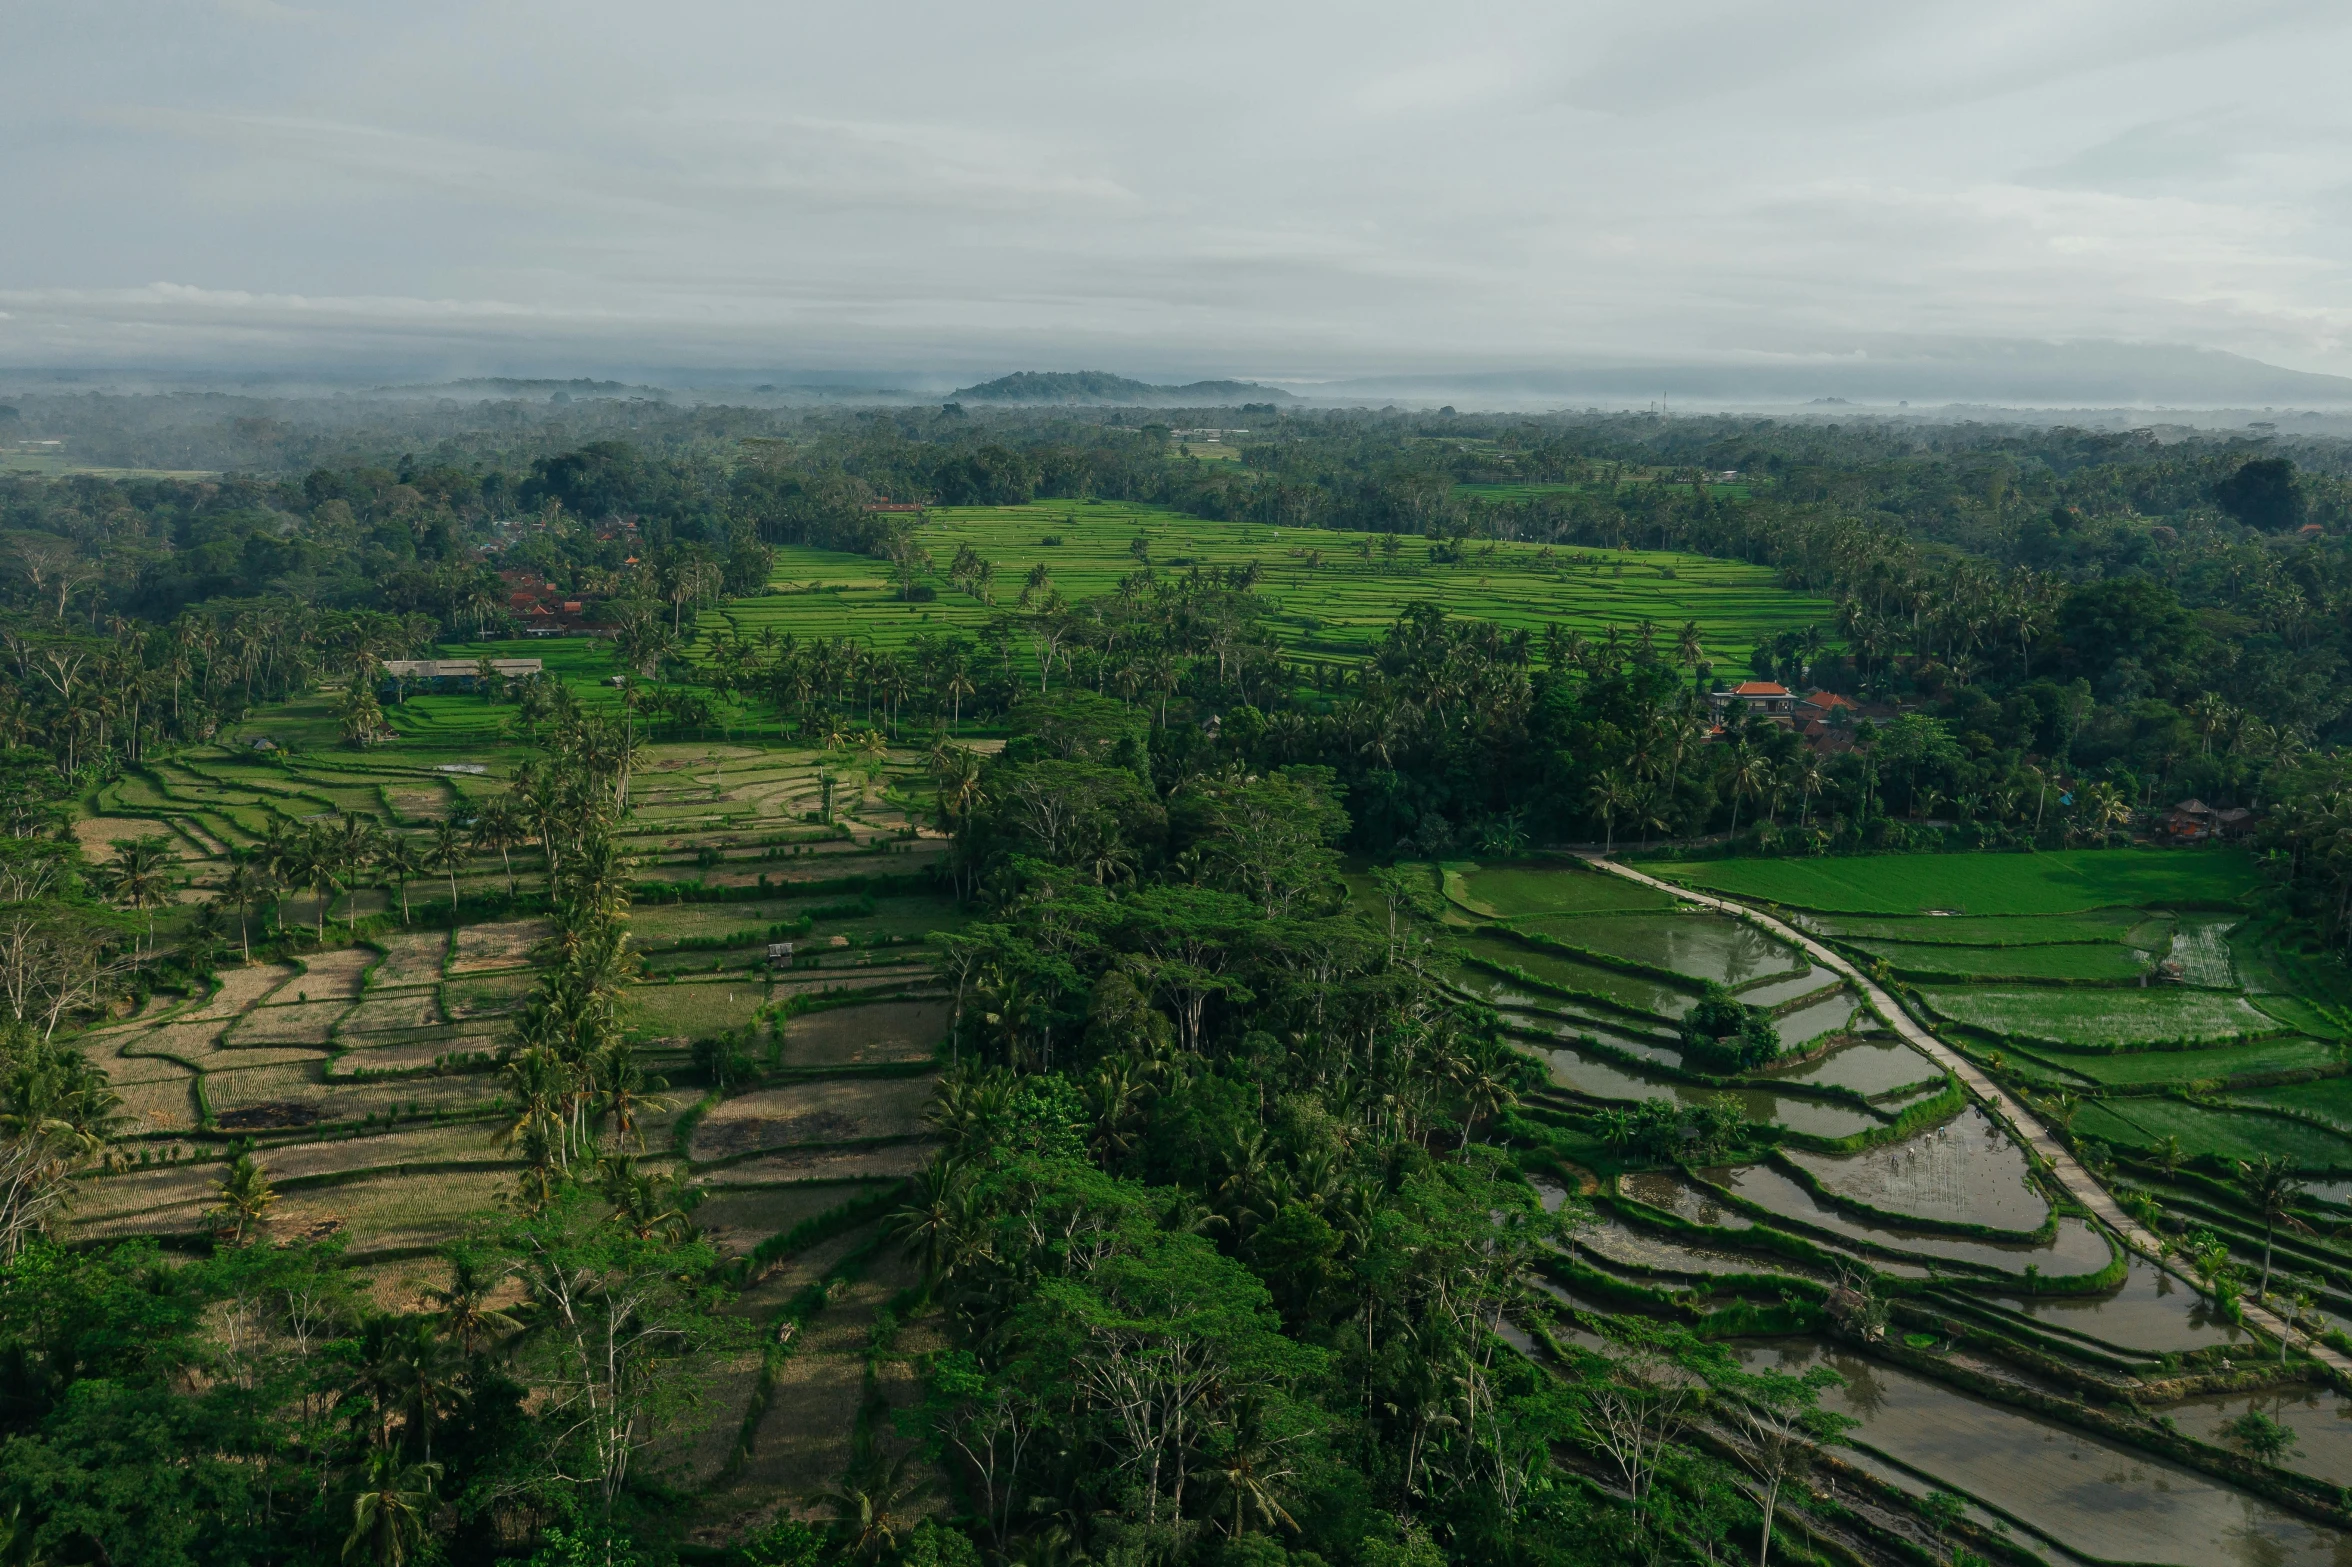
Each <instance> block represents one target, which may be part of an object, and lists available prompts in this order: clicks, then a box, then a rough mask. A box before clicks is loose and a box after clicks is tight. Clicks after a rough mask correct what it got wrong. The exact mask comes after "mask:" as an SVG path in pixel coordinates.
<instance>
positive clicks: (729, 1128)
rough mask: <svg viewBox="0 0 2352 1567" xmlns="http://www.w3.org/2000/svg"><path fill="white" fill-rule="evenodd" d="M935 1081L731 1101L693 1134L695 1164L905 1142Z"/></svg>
mask: <svg viewBox="0 0 2352 1567" xmlns="http://www.w3.org/2000/svg"><path fill="white" fill-rule="evenodd" d="M938 1082H939V1079H938V1078H937V1077H936V1076H934V1075H926V1076H923V1077H915V1078H892V1079H882V1080H872V1079H868V1080H862V1081H853V1082H833V1083H794V1084H792V1085H790V1086H789V1087H784V1088H764V1089H761V1090H759V1091H758V1092H757V1093H750V1094H745V1095H743V1096H742V1097H741V1098H739V1099H730V1100H727V1101H726V1102H725V1103H723V1104H721V1105H719V1106H718V1107H716V1108H715V1109H713V1110H712V1111H711V1112H710V1113H709V1114H708V1115H706V1116H704V1117H703V1118H702V1120H701V1122H700V1123H699V1124H698V1125H697V1126H696V1127H695V1129H694V1141H693V1144H692V1147H691V1150H690V1151H691V1154H692V1157H694V1158H695V1159H698V1160H700V1159H718V1158H724V1157H726V1156H728V1155H730V1154H743V1153H753V1152H756V1151H758V1150H760V1149H763V1148H778V1147H784V1146H787V1145H790V1144H795V1143H825V1142H843V1141H846V1140H849V1139H851V1138H863V1137H895V1136H905V1135H908V1134H911V1133H915V1132H919V1131H921V1130H922V1114H923V1107H924V1106H925V1105H926V1104H928V1103H930V1100H931V1091H932V1089H933V1088H935V1087H937V1086H938Z"/></svg>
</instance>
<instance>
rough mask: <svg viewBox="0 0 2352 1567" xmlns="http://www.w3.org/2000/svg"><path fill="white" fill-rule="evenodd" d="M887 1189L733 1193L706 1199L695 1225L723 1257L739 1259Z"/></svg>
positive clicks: (827, 1187) (789, 1188)
mask: <svg viewBox="0 0 2352 1567" xmlns="http://www.w3.org/2000/svg"><path fill="white" fill-rule="evenodd" d="M884 1185H885V1183H882V1182H876V1183H874V1184H872V1185H860V1186H845V1185H835V1184H831V1183H827V1184H823V1185H816V1186H781V1187H766V1188H759V1189H745V1188H742V1187H739V1186H738V1187H735V1188H733V1189H731V1190H727V1191H722V1192H719V1193H717V1194H715V1195H713V1196H712V1197H710V1198H708V1199H707V1200H706V1201H704V1203H703V1204H702V1206H701V1207H699V1208H697V1209H695V1210H694V1219H695V1222H696V1223H697V1224H700V1225H701V1226H702V1227H703V1229H704V1230H705V1231H706V1232H708V1234H709V1235H710V1238H711V1243H712V1244H713V1245H715V1246H717V1247H718V1248H719V1249H720V1250H721V1251H725V1252H728V1253H730V1254H734V1255H741V1254H742V1253H744V1252H747V1251H749V1250H751V1248H752V1247H754V1246H757V1245H758V1244H759V1243H760V1242H761V1241H764V1240H766V1239H767V1238H768V1237H769V1236H771V1235H781V1234H783V1233H784V1232H785V1231H786V1230H789V1229H791V1228H792V1227H793V1226H794V1225H796V1224H799V1223H801V1222H802V1221H803V1220H806V1219H813V1218H815V1217H816V1216H817V1215H818V1214H820V1213H828V1212H830V1211H831V1210H833V1209H835V1208H838V1207H841V1206H842V1205H843V1204H844V1203H850V1202H855V1201H856V1200H857V1199H859V1198H860V1197H864V1196H868V1195H870V1194H871V1193H873V1192H877V1191H880V1190H883V1189H884Z"/></svg>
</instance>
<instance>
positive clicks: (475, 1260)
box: [424, 1247, 522, 1355]
mask: <svg viewBox="0 0 2352 1567" xmlns="http://www.w3.org/2000/svg"><path fill="white" fill-rule="evenodd" d="M506 1280H507V1275H506V1274H505V1273H504V1272H502V1271H494V1270H493V1269H491V1268H490V1267H488V1266H487V1265H486V1264H485V1263H484V1261H483V1259H482V1258H481V1256H479V1255H478V1254H477V1253H475V1252H473V1251H471V1250H469V1249H466V1248H463V1247H458V1248H454V1249H452V1250H451V1251H450V1253H449V1284H448V1287H447V1288H442V1287H439V1286H434V1287H432V1288H428V1289H427V1290H426V1291H425V1292H424V1296H425V1299H426V1300H428V1301H430V1302H432V1305H433V1311H434V1315H435V1316H436V1317H438V1318H439V1319H440V1323H441V1332H442V1334H443V1335H444V1336H445V1337H447V1338H450V1339H453V1340H455V1341H456V1343H457V1346H458V1348H459V1349H461V1350H463V1351H464V1352H465V1353H466V1354H468V1355H471V1354H473V1353H475V1352H476V1351H478V1350H479V1349H481V1347H482V1346H483V1345H484V1344H485V1343H487V1342H489V1341H490V1340H492V1339H498V1338H504V1337H505V1336H507V1335H508V1334H510V1333H514V1332H517V1331H519V1330H520V1328H521V1326H522V1324H521V1323H520V1322H518V1321H516V1320H515V1318H513V1317H512V1316H510V1315H508V1314H507V1313H506V1312H503V1311H500V1310H499V1309H497V1308H496V1307H495V1306H493V1305H491V1304H490V1302H491V1299H492V1298H493V1297H494V1296H496V1295H497V1293H498V1291H499V1289H500V1288H501V1287H502V1286H503V1285H504V1284H505V1283H506Z"/></svg>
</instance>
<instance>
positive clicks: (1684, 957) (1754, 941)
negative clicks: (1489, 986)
mask: <svg viewBox="0 0 2352 1567" xmlns="http://www.w3.org/2000/svg"><path fill="white" fill-rule="evenodd" d="M1513 923H1514V924H1515V925H1516V926H1517V928H1519V929H1521V930H1527V931H1532V932H1535V933H1537V934H1540V935H1545V936H1549V937H1551V938H1552V939H1554V940H1556V941H1564V942H1567V943H1569V944H1570V945H1571V946H1578V947H1583V948H1585V949H1587V950H1588V951H1592V952H1605V953H1608V954H1609V955H1610V956H1612V957H1620V958H1630V959H1632V960H1633V961H1635V962H1637V963H1647V964H1650V965H1652V966H1653V967H1656V968H1662V969H1672V970H1673V971H1674V972H1675V973H1677V974H1688V975H1689V976H1690V977H1691V978H1693V979H1699V980H1712V981H1713V982H1715V983H1716V984H1719V985H1727V986H1731V987H1734V988H1736V987H1738V986H1741V985H1744V984H1747V983H1748V982H1750V981H1751V980H1757V979H1763V978H1767V977H1771V976H1775V975H1782V974H1791V971H1792V970H1795V969H1798V968H1800V967H1802V966H1803V965H1804V963H1805V960H1804V959H1803V958H1802V957H1800V956H1799V955H1798V953H1797V950H1796V949H1795V948H1794V947H1790V946H1786V945H1784V944H1783V943H1781V942H1777V941H1774V940H1773V939H1772V938H1771V937H1769V936H1767V935H1765V934H1764V933H1763V932H1762V931H1760V930H1757V929H1756V928H1755V927H1754V926H1752V925H1749V924H1747V923H1746V922H1744V921H1741V920H1735V919H1729V918H1726V917H1725V916H1723V915H1721V914H1634V915H1620V916H1616V917H1611V918H1601V919H1595V918H1592V917H1590V916H1582V917H1578V916H1567V917H1562V916H1558V915H1553V916H1548V917H1547V916H1541V915H1539V916H1537V917H1535V918H1532V919H1522V920H1516V921H1514V922H1513ZM1530 972H1533V971H1532V970H1531V971H1530ZM1792 977H1793V975H1792Z"/></svg>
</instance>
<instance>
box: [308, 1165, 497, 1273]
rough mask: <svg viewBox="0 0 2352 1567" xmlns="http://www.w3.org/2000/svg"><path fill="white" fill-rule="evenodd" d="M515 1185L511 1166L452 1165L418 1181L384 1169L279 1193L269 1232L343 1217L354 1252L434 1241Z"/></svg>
mask: <svg viewBox="0 0 2352 1567" xmlns="http://www.w3.org/2000/svg"><path fill="white" fill-rule="evenodd" d="M513 1186H514V1177H513V1175H512V1174H511V1173H510V1172H508V1171H505V1170H494V1169H485V1170H483V1171H482V1172H481V1173H479V1174H473V1173H470V1172H463V1171H452V1172H447V1173H444V1174H440V1175H436V1176H434V1177H433V1178H432V1179H430V1180H422V1181H420V1180H414V1179H408V1178H404V1177H401V1176H398V1175H386V1176H382V1177H378V1178H371V1179H361V1180H356V1181H352V1182H350V1183H349V1184H347V1185H341V1186H327V1187H320V1188H316V1189H297V1190H294V1191H290V1192H287V1193H285V1194H283V1195H282V1196H280V1197H279V1199H278V1205H277V1207H276V1208H274V1209H273V1210H271V1213H270V1226H269V1228H270V1233H271V1235H273V1236H277V1237H289V1236H295V1235H300V1234H303V1233H304V1232H305V1231H308V1230H311V1229H313V1228H316V1227H319V1226H322V1225H325V1224H327V1223H330V1222H334V1221H341V1223H342V1225H343V1233H344V1234H345V1235H346V1236H347V1237H348V1238H349V1243H350V1246H351V1249H352V1250H353V1251H354V1252H358V1253H365V1252H371V1251H388V1250H393V1249H395V1248H401V1249H405V1248H408V1247H422V1246H436V1245H439V1244H440V1243H441V1242H443V1241H446V1240H448V1239H450V1238H451V1237H452V1236H454V1235H456V1234H457V1233H458V1231H459V1230H460V1229H461V1228H462V1227H463V1226H464V1225H465V1223H466V1221H467V1220H469V1219H471V1218H473V1217H474V1216H476V1215H478V1214H483V1213H488V1212H491V1211H493V1210H494V1209H495V1208H496V1206H497V1202H498V1199H499V1198H500V1197H501V1196H503V1195H505V1194H506V1193H507V1192H509V1191H511V1190H512V1189H513Z"/></svg>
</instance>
